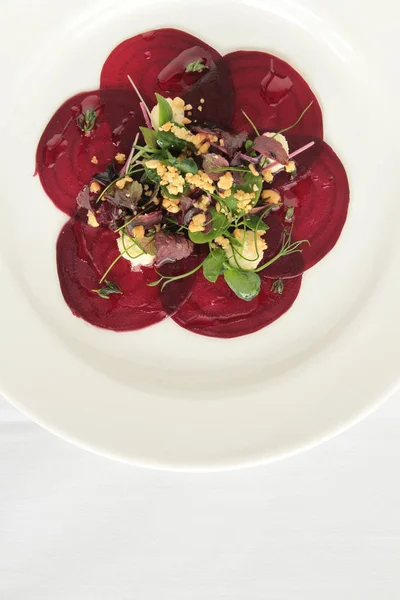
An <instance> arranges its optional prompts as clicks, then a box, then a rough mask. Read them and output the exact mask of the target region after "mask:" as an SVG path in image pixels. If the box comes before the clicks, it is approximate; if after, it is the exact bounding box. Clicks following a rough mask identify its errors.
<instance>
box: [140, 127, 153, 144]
mask: <svg viewBox="0 0 400 600" xmlns="http://www.w3.org/2000/svg"><path fill="white" fill-rule="evenodd" d="M139 129H140V131H141V132H142V135H143V137H144V141H145V142H146V145H147V146H149V148H157V132H156V131H154V129H149V128H148V127H139Z"/></svg>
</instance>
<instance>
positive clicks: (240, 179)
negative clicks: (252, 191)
mask: <svg viewBox="0 0 400 600" xmlns="http://www.w3.org/2000/svg"><path fill="white" fill-rule="evenodd" d="M232 177H233V183H234V184H235V185H244V184H245V180H244V175H243V173H241V172H240V171H232Z"/></svg>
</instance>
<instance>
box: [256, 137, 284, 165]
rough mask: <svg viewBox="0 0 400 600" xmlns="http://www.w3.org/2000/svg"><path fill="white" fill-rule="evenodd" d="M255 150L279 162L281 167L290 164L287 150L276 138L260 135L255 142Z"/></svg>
mask: <svg viewBox="0 0 400 600" xmlns="http://www.w3.org/2000/svg"><path fill="white" fill-rule="evenodd" d="M253 148H254V150H256V151H257V152H260V153H261V154H262V155H263V156H267V157H268V158H272V160H277V161H278V163H280V164H281V165H287V163H288V160H289V158H288V154H287V152H286V150H285V148H284V147H283V146H282V144H280V143H279V142H278V141H277V140H276V139H275V138H272V137H268V136H267V135H259V136H258V137H256V139H255V140H254V145H253Z"/></svg>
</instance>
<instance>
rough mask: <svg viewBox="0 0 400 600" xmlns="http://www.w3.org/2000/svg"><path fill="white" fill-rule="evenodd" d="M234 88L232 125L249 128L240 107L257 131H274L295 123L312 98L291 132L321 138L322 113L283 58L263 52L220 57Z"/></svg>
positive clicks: (241, 52) (244, 52)
mask: <svg viewBox="0 0 400 600" xmlns="http://www.w3.org/2000/svg"><path fill="white" fill-rule="evenodd" d="M224 62H225V64H226V65H227V66H228V68H229V71H230V73H231V75H232V79H233V84H234V89H235V113H234V117H233V121H232V127H233V128H234V129H235V130H237V131H249V132H250V131H253V130H252V127H251V125H250V124H249V122H248V121H247V120H246V118H245V117H244V115H243V113H242V110H244V111H245V112H246V113H247V115H248V116H249V117H250V118H251V120H252V121H253V122H254V123H255V124H256V126H257V127H258V129H259V130H260V132H261V133H262V132H264V131H278V130H280V129H284V128H285V127H289V126H290V125H293V123H295V122H296V120H297V119H298V118H299V116H300V114H301V113H302V111H303V110H304V109H305V108H306V107H307V106H308V104H309V103H310V102H311V101H312V100H313V101H314V103H313V105H312V106H311V107H310V108H309V110H308V111H307V112H306V114H305V115H304V117H303V119H302V120H301V121H300V123H299V124H298V125H296V127H295V128H293V129H292V130H291V132H292V133H297V134H304V135H312V136H313V137H315V138H322V137H323V125H322V113H321V108H320V106H319V104H318V100H317V99H316V97H315V95H314V94H313V92H312V91H311V89H310V87H309V85H308V84H307V83H306V81H305V80H304V79H303V77H301V75H299V73H297V71H295V70H294V69H293V68H292V67H291V66H290V65H288V63H286V62H285V61H284V60H282V59H280V58H277V57H276V56H274V55H272V54H268V53H267V52H256V51H243V50H239V51H237V52H231V53H230V54H227V55H226V56H225V57H224Z"/></svg>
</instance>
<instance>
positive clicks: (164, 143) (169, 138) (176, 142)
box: [152, 131, 187, 158]
mask: <svg viewBox="0 0 400 600" xmlns="http://www.w3.org/2000/svg"><path fill="white" fill-rule="evenodd" d="M157 144H158V146H159V147H160V148H161V150H170V151H174V150H175V151H178V152H180V151H181V150H183V149H184V148H186V146H187V142H186V141H185V140H181V139H180V138H178V137H176V135H174V134H173V133H172V131H158V132H157ZM152 158H154V157H152Z"/></svg>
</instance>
